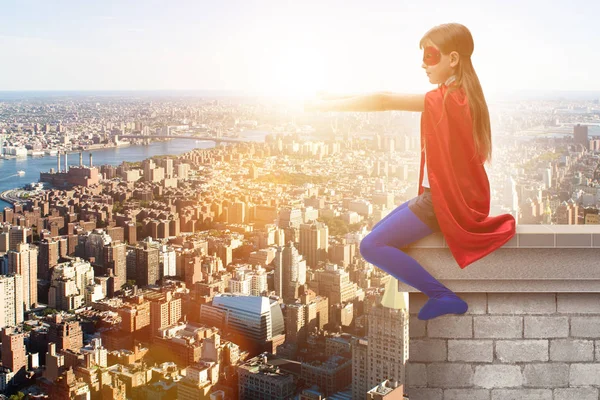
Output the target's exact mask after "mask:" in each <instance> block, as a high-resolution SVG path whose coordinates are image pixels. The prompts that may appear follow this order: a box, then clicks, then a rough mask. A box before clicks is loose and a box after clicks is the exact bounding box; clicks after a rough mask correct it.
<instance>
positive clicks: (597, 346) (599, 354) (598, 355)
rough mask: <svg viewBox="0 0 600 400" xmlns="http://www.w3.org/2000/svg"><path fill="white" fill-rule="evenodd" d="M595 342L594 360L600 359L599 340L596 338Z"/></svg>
mask: <svg viewBox="0 0 600 400" xmlns="http://www.w3.org/2000/svg"><path fill="white" fill-rule="evenodd" d="M595 344H596V360H595V361H600V340H596V341H595Z"/></svg>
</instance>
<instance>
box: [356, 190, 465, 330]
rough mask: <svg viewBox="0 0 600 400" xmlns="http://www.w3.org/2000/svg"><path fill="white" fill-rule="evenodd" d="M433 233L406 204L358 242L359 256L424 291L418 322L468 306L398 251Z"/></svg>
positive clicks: (459, 310)
mask: <svg viewBox="0 0 600 400" xmlns="http://www.w3.org/2000/svg"><path fill="white" fill-rule="evenodd" d="M432 233H433V231H432V230H431V228H429V226H427V225H426V224H425V223H423V222H422V221H421V220H420V219H419V218H418V217H417V216H416V215H415V214H414V213H413V212H412V210H411V209H410V208H408V201H407V202H405V203H403V204H401V205H400V206H398V207H397V208H396V209H394V210H393V211H392V212H391V213H390V214H388V215H387V216H385V218H383V219H382V220H381V221H379V222H378V223H377V224H375V226H374V227H373V229H372V230H371V233H369V234H368V235H367V236H366V237H365V238H364V239H363V240H362V241H361V243H360V254H361V255H362V257H363V258H364V259H365V260H367V261H368V262H370V263H371V264H373V265H375V266H377V267H378V268H380V269H382V270H384V271H385V272H387V273H388V274H390V275H392V276H393V277H395V278H396V279H398V280H399V281H402V282H404V283H405V284H407V285H410V286H412V287H414V288H416V289H418V290H420V291H421V292H423V293H424V294H425V295H426V296H427V297H429V300H428V301H427V303H425V305H424V306H423V308H422V309H421V310H420V311H419V315H418V318H419V319H431V318H435V317H438V316H440V315H443V314H464V313H465V312H466V311H467V308H468V306H467V303H465V302H464V301H463V300H462V299H461V298H459V297H458V296H457V295H456V294H455V293H454V292H453V291H452V290H450V289H448V288H447V287H446V286H444V285H442V284H441V283H440V282H439V281H438V280H437V279H435V278H434V277H433V276H431V274H430V273H429V272H427V271H426V270H425V268H423V267H422V266H421V265H420V264H419V263H418V262H417V261H416V260H415V259H414V258H412V257H411V256H409V255H408V254H406V253H405V252H404V251H402V250H400V249H401V248H402V247H406V246H408V245H409V244H411V243H412V242H415V241H417V240H419V239H421V238H424V237H426V236H428V235H430V234H432Z"/></svg>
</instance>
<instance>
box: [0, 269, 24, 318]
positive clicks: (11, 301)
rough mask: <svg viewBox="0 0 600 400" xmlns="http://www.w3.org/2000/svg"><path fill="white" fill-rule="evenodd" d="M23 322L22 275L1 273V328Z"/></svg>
mask: <svg viewBox="0 0 600 400" xmlns="http://www.w3.org/2000/svg"><path fill="white" fill-rule="evenodd" d="M21 322H23V282H22V278H21V275H9V276H4V275H0V329H2V328H6V327H12V326H16V325H18V324H20V323H21Z"/></svg>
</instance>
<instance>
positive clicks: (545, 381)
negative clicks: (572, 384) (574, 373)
mask: <svg viewBox="0 0 600 400" xmlns="http://www.w3.org/2000/svg"><path fill="white" fill-rule="evenodd" d="M523 379H524V383H523V386H526V387H536V388H554V387H566V386H569V365H568V364H554V363H545V364H527V365H525V368H524V369H523Z"/></svg>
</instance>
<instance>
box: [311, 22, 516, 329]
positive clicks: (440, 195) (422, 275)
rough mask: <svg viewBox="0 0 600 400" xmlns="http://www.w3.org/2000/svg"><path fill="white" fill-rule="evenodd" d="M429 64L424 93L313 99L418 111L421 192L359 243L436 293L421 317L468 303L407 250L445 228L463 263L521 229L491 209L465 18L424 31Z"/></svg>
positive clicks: (326, 107) (318, 106)
mask: <svg viewBox="0 0 600 400" xmlns="http://www.w3.org/2000/svg"><path fill="white" fill-rule="evenodd" d="M420 48H421V49H423V64H422V67H423V69H424V70H425V72H426V74H427V76H428V78H429V81H430V82H431V83H434V84H438V87H437V89H435V90H432V91H430V92H427V93H425V94H424V95H421V94H420V95H405V94H397V93H390V92H382V93H375V94H371V95H363V96H350V97H348V96H347V97H343V98H336V99H326V100H324V101H320V102H317V103H313V104H307V106H306V109H307V110H309V111H310V110H318V111H386V110H404V111H418V112H422V114H421V165H420V171H419V190H418V196H417V197H415V198H413V199H411V200H409V201H407V202H405V203H404V204H401V205H400V206H398V207H397V208H396V209H395V210H393V211H392V212H391V213H390V214H388V215H387V216H386V217H385V218H383V219H382V220H381V221H379V222H378V223H377V224H376V225H375V226H374V227H373V229H372V231H371V233H369V234H368V235H367V236H366V237H365V238H364V239H363V240H362V242H361V244H360V253H361V255H362V256H363V258H364V259H365V260H367V261H368V262H370V263H372V264H374V265H376V266H377V267H378V268H381V269H382V270H384V271H386V272H387V273H389V274H390V275H392V276H394V277H395V278H397V279H398V280H400V281H402V282H404V283H406V284H408V285H410V286H413V287H415V288H416V289H418V290H420V291H421V292H423V293H425V295H427V296H428V297H429V299H428V301H427V302H426V303H425V305H424V306H423V308H422V309H421V310H420V311H419V314H418V318H419V319H422V320H428V319H432V318H435V317H438V316H440V315H444V314H464V313H465V312H466V311H467V309H468V305H467V303H466V302H465V301H463V300H462V299H461V298H460V297H458V296H457V295H456V294H455V293H454V292H453V291H452V290H450V289H448V288H447V287H446V286H444V285H442V284H441V283H440V282H439V281H437V280H436V279H435V278H434V277H433V276H431V275H430V274H429V273H428V272H427V271H426V270H425V269H424V268H423V267H422V266H421V265H420V264H419V263H418V262H417V261H416V260H415V259H414V258H412V257H410V256H409V255H407V254H406V253H405V252H403V251H402V250H400V249H401V248H403V247H406V246H408V245H409V244H411V243H413V242H415V241H417V240H419V239H421V238H423V237H425V236H428V235H430V234H431V233H433V232H435V231H441V232H442V234H443V236H444V238H445V239H446V243H447V245H448V247H449V248H450V251H451V253H452V255H453V257H454V259H455V260H456V262H457V264H458V265H459V267H460V268H465V267H466V266H467V265H469V264H471V263H472V262H474V261H477V260H479V259H480V258H482V257H484V256H486V255H488V254H489V253H491V252H493V251H494V250H496V249H498V248H499V247H501V246H502V245H504V244H505V243H506V242H508V241H509V240H510V239H511V238H512V237H513V236H514V234H515V219H514V218H513V217H512V216H511V215H510V214H503V215H498V216H494V217H490V216H489V208H490V187H489V181H488V177H487V174H486V171H485V169H484V163H485V162H486V161H487V162H489V161H491V155H492V140H491V131H490V118H489V113H488V108H487V104H486V101H485V98H484V96H483V91H482V89H481V85H480V83H479V79H478V78H477V74H476V73H475V70H474V69H473V64H472V63H471V55H472V54H473V38H472V36H471V32H470V31H469V30H468V29H467V28H466V27H465V26H463V25H461V24H456V23H450V24H443V25H439V26H436V27H434V28H432V29H430V30H429V31H428V32H427V33H426V34H425V35H424V36H423V38H422V39H421V42H420Z"/></svg>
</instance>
